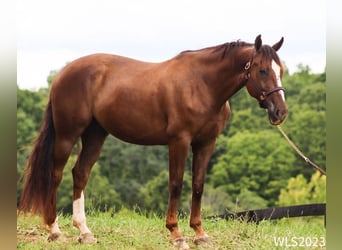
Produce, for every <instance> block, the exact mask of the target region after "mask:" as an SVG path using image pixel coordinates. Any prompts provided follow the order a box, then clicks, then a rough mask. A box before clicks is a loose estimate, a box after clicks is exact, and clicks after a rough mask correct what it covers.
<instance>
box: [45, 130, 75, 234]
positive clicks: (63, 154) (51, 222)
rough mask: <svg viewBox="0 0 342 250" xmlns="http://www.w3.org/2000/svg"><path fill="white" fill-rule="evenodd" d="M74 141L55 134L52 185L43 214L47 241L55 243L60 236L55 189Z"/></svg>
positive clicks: (73, 138)
mask: <svg viewBox="0 0 342 250" xmlns="http://www.w3.org/2000/svg"><path fill="white" fill-rule="evenodd" d="M76 141H77V137H76V136H75V137H68V136H61V135H59V134H56V139H55V144H54V151H53V163H54V169H53V173H52V175H53V180H54V184H53V186H52V188H51V192H50V194H51V196H50V197H51V198H50V202H47V204H46V209H45V212H44V214H43V216H44V221H45V223H46V224H47V227H48V229H49V231H50V234H49V237H48V241H55V240H57V239H58V238H59V237H60V236H61V230H60V229H59V226H58V216H57V211H56V199H57V189H58V186H59V184H60V182H61V180H62V177H63V169H64V166H65V164H66V162H67V160H68V158H69V155H70V153H71V150H72V148H73V146H74V145H75V143H76Z"/></svg>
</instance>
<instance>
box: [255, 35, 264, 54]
mask: <svg viewBox="0 0 342 250" xmlns="http://www.w3.org/2000/svg"><path fill="white" fill-rule="evenodd" d="M261 45H262V40H261V35H258V36H257V37H256V38H255V42H254V47H255V50H256V51H258V50H259V49H260V48H261Z"/></svg>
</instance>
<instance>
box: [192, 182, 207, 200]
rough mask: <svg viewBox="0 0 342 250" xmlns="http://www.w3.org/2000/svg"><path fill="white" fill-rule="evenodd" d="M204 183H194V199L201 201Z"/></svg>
mask: <svg viewBox="0 0 342 250" xmlns="http://www.w3.org/2000/svg"><path fill="white" fill-rule="evenodd" d="M203 186H204V185H203V183H201V184H197V183H194V184H193V186H192V197H193V198H194V199H201V197H202V195H203Z"/></svg>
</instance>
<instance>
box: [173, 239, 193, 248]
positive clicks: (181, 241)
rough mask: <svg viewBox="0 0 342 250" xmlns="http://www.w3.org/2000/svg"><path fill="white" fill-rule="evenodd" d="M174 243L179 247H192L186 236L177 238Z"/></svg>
mask: <svg viewBox="0 0 342 250" xmlns="http://www.w3.org/2000/svg"><path fill="white" fill-rule="evenodd" d="M173 245H174V246H175V247H176V248H178V249H190V247H189V245H188V244H187V243H186V242H185V239H184V238H177V239H175V240H174V241H173Z"/></svg>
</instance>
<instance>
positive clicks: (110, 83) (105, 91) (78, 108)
mask: <svg viewBox="0 0 342 250" xmlns="http://www.w3.org/2000/svg"><path fill="white" fill-rule="evenodd" d="M282 43H283V38H281V39H280V41H279V42H277V43H276V44H274V45H273V46H268V45H263V44H262V40H261V36H260V35H259V36H257V37H256V39H255V42H254V44H253V43H246V42H242V41H236V42H231V43H225V44H222V45H218V46H214V47H210V48H204V49H200V50H193V51H184V52H182V53H180V54H179V55H177V56H176V57H174V58H172V59H170V60H167V61H165V62H161V63H147V62H141V61H137V60H134V59H130V58H126V57H122V56H117V55H109V54H94V55H89V56H85V57H82V58H79V59H77V60H75V61H73V62H71V63H69V64H68V65H67V66H65V68H64V69H63V70H61V72H60V73H59V75H58V76H57V77H56V79H55V80H54V83H53V85H52V87H51V92H50V99H49V102H48V104H47V108H46V111H45V116H44V120H43V122H42V126H41V129H40V133H39V135H38V137H37V139H36V141H35V144H34V148H33V151H32V153H31V155H30V157H29V160H28V163H27V167H26V181H25V185H24V189H23V193H22V197H21V202H20V205H19V211H24V212H28V211H30V212H33V213H39V214H41V215H42V216H43V218H44V222H45V223H46V224H47V226H48V227H49V230H50V235H49V240H55V239H57V238H58V237H59V236H60V235H61V231H60V229H59V227H58V217H57V214H56V192H57V188H58V185H59V184H60V182H61V179H62V172H63V168H64V165H65V163H66V161H67V159H68V157H69V155H70V152H71V150H72V148H73V146H74V144H75V143H76V141H77V140H78V138H81V141H82V150H81V152H80V153H79V156H78V160H77V162H76V164H75V166H74V168H73V169H72V174H73V181H74V186H73V216H72V221H73V225H74V226H75V227H76V228H78V229H79V230H80V236H79V241H80V242H82V243H91V242H94V241H96V239H95V237H94V236H93V234H92V233H91V231H90V230H89V228H88V227H87V224H86V216H85V211H84V193H83V192H84V189H85V187H86V184H87V181H88V178H89V175H90V171H91V168H92V166H93V164H94V163H95V162H96V160H97V159H98V157H99V154H100V151H101V147H102V145H103V143H104V141H105V138H106V137H107V135H108V134H112V135H114V136H115V137H117V138H119V139H121V140H123V141H126V142H129V143H135V144H141V145H168V147H169V185H168V189H169V201H168V209H167V216H166V227H167V228H168V229H169V230H170V233H171V240H172V242H173V244H174V245H175V246H176V247H178V248H181V249H187V248H189V246H188V244H187V243H186V242H185V240H184V238H183V236H182V234H181V232H180V230H179V228H178V223H177V206H178V202H179V198H180V195H181V191H182V182H183V173H184V167H185V162H186V158H187V155H188V151H189V148H190V147H191V148H192V152H193V161H192V205H191V215H190V226H191V227H192V228H193V230H194V231H195V238H194V242H195V243H196V244H207V243H208V242H210V238H209V237H208V235H207V234H206V232H205V230H204V229H203V227H202V222H201V197H202V193H203V186H204V179H205V173H206V168H207V164H208V162H209V159H210V157H211V155H212V153H213V150H214V146H215V141H216V138H217V136H218V135H219V134H220V132H221V131H222V130H223V128H224V126H225V124H226V122H227V120H228V118H229V116H230V107H229V103H228V99H229V98H230V97H231V96H232V95H234V94H235V93H236V92H237V91H238V90H240V89H241V88H243V87H244V86H246V87H247V90H248V92H249V94H250V95H251V96H252V97H254V98H256V99H257V101H258V102H259V104H260V106H261V107H262V108H264V109H266V110H267V112H268V116H269V120H270V122H271V124H273V125H277V124H280V123H281V122H282V121H283V120H284V119H285V117H286V115H287V107H286V104H285V98H284V89H283V87H282V86H281V77H282V74H283V70H284V67H283V65H282V63H281V61H280V59H279V57H278V55H277V53H276V51H277V50H278V49H279V48H280V47H281V46H282Z"/></svg>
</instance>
